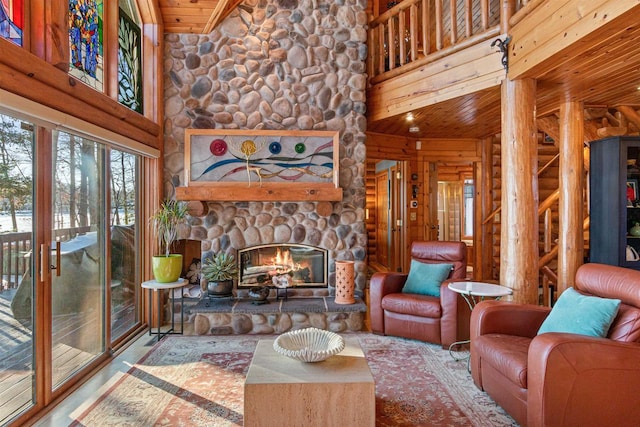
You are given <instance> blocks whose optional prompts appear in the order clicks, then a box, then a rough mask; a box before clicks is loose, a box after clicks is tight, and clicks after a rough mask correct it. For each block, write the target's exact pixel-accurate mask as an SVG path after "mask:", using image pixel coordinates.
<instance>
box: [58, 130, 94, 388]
mask: <svg viewBox="0 0 640 427" xmlns="http://www.w3.org/2000/svg"><path fill="white" fill-rule="evenodd" d="M53 136H54V140H53V141H54V142H53V143H54V153H56V156H55V158H54V159H53V171H54V180H53V195H52V204H53V206H52V215H53V236H54V237H55V239H56V243H58V244H57V245H56V246H55V247H53V248H52V251H51V259H52V260H53V262H52V264H54V265H56V269H55V270H53V271H52V274H51V316H52V319H51V321H52V325H51V327H52V375H53V386H54V388H56V387H58V386H59V385H61V384H62V383H64V382H65V380H67V379H68V378H70V377H71V376H72V375H73V374H74V373H75V372H76V371H78V370H79V369H81V368H82V367H83V366H85V365H86V364H88V363H89V362H91V361H92V360H93V359H95V358H96V357H97V356H99V355H101V354H102V353H103V352H104V349H105V340H104V337H105V334H104V318H105V316H104V306H105V304H104V301H105V300H104V295H105V287H104V282H105V279H104V278H105V274H104V269H105V262H104V259H105V253H104V247H105V234H106V233H105V223H104V211H105V205H104V200H105V197H104V191H103V188H104V181H103V180H104V163H105V162H104V155H105V154H104V153H105V148H104V146H103V145H101V144H98V143H97V142H95V141H91V140H89V139H86V138H82V137H79V136H76V135H73V134H69V133H66V132H61V131H54V132H53Z"/></svg>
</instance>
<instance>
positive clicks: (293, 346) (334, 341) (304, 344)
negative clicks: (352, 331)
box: [273, 328, 344, 362]
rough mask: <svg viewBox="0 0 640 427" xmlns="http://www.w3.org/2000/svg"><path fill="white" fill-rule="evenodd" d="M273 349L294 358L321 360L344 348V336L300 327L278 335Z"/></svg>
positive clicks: (305, 360)
mask: <svg viewBox="0 0 640 427" xmlns="http://www.w3.org/2000/svg"><path fill="white" fill-rule="evenodd" d="M273 349H274V350H275V351H276V352H278V353H280V354H282V355H284V356H287V357H290V358H292V359H296V360H301V361H303V362H320V361H322V360H325V359H328V358H329V357H331V356H333V355H335V354H338V353H340V352H341V351H342V350H344V338H342V337H341V336H340V335H338V334H336V333H335V332H331V331H325V330H322V329H318V328H305V329H298V330H296V331H290V332H286V333H284V334H282V335H280V336H278V338H276V340H275V341H274V342H273Z"/></svg>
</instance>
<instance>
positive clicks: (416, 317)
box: [369, 241, 470, 347]
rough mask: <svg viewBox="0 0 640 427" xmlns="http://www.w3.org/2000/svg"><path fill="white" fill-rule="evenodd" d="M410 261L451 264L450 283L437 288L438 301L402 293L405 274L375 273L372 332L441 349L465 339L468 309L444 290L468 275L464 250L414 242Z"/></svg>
mask: <svg viewBox="0 0 640 427" xmlns="http://www.w3.org/2000/svg"><path fill="white" fill-rule="evenodd" d="M411 258H412V259H414V260H417V261H420V262H424V263H431V264H442V263H448V264H453V269H452V271H451V273H450V274H449V277H448V279H449V280H445V281H444V282H443V283H442V285H441V287H440V298H438V297H433V296H426V295H418V294H409V293H402V287H403V286H404V283H405V281H406V280H407V277H408V274H407V273H375V274H374V275H373V276H372V277H371V281H370V282H369V297H370V304H369V305H370V310H369V311H370V313H371V329H372V332H373V333H374V334H381V335H392V336H397V337H404V338H411V339H415V340H420V341H426V342H431V343H435V344H442V346H443V347H448V346H449V345H450V344H452V343H453V342H455V341H462V340H466V339H468V338H469V319H470V310H469V307H468V305H467V304H466V303H465V301H464V299H463V298H462V297H461V296H460V295H458V294H457V293H455V292H453V291H451V290H450V289H449V288H448V287H447V284H448V283H449V282H450V281H451V279H457V280H464V279H465V277H466V275H467V246H466V245H465V244H464V243H463V242H443V241H425V242H414V243H413V244H412V245H411Z"/></svg>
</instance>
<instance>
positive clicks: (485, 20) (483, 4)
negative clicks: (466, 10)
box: [480, 0, 489, 31]
mask: <svg viewBox="0 0 640 427" xmlns="http://www.w3.org/2000/svg"><path fill="white" fill-rule="evenodd" d="M480 14H481V20H482V30H483V31H486V30H487V29H488V28H489V0H480Z"/></svg>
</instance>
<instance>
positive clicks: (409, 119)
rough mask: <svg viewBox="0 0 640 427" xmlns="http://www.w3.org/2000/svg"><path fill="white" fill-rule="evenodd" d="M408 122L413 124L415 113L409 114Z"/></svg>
mask: <svg viewBox="0 0 640 427" xmlns="http://www.w3.org/2000/svg"><path fill="white" fill-rule="evenodd" d="M407 121H408V122H412V121H413V113H407Z"/></svg>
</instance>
